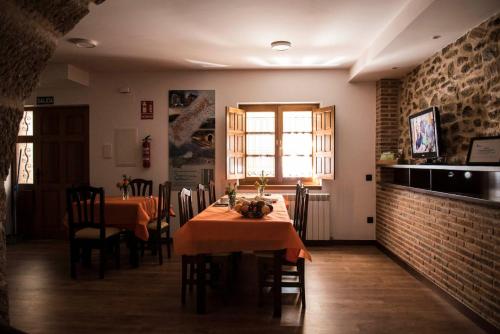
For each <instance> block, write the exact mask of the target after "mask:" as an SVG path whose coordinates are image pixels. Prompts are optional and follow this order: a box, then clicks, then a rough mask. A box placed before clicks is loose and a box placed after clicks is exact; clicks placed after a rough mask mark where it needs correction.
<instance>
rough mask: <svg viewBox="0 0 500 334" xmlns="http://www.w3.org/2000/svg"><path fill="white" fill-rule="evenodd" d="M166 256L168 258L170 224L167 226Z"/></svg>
mask: <svg viewBox="0 0 500 334" xmlns="http://www.w3.org/2000/svg"><path fill="white" fill-rule="evenodd" d="M167 257H168V258H169V259H170V226H168V227H167Z"/></svg>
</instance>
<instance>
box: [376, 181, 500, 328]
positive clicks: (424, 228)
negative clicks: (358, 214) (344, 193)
mask: <svg viewBox="0 0 500 334" xmlns="http://www.w3.org/2000/svg"><path fill="white" fill-rule="evenodd" d="M377 241H378V242H379V243H381V244H382V245H383V246H385V247H386V248H387V249H389V250H390V251H391V252H393V253H395V254H396V255H398V256H399V257H400V258H401V259H402V260H404V261H405V262H406V263H408V264H409V265H410V266H412V267H413V268H414V269H416V270H417V271H418V272H419V273H421V274H423V275H424V276H426V277H427V278H428V279H430V280H431V281H432V282H434V283H435V284H437V285H438V286H440V287H441V288H442V289H443V290H445V291H446V292H448V293H449V294H451V295H452V296H453V297H455V298H456V299H457V300H459V301H460V302H462V303H463V304H465V305H466V306H468V307H469V308H471V309H472V310H473V311H475V312H476V313H478V314H479V315H481V316H482V317H483V318H485V319H486V320H488V321H490V322H491V323H492V324H493V325H495V326H496V327H499V328H500V280H499V278H500V253H499V248H500V210H499V209H498V208H493V207H488V206H482V205H476V204H470V203H466V202H463V201H459V200H453V199H445V198H441V197H435V196H430V195H425V194H419V193H415V192H412V191H409V190H402V189H395V188H391V187H385V188H384V187H382V186H380V185H379V186H378V187H377Z"/></svg>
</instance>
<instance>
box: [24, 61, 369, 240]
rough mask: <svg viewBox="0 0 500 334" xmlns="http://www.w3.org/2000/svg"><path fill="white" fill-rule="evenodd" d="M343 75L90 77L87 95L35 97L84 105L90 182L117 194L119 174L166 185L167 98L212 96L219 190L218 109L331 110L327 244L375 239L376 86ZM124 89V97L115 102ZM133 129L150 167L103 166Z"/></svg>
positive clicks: (58, 92) (60, 92) (64, 92)
mask: <svg viewBox="0 0 500 334" xmlns="http://www.w3.org/2000/svg"><path fill="white" fill-rule="evenodd" d="M348 79H349V72H348V71H347V70H262V71H253V70H252V71H250V70H247V71H245V70H241V71H227V70H226V71H171V72H163V73H91V81H90V88H78V89H76V88H75V89H39V90H38V91H37V92H35V93H34V94H33V97H31V98H30V99H29V100H28V101H27V104H29V103H33V101H34V96H36V95H54V96H55V101H56V103H57V104H89V105H90V179H91V182H92V183H93V184H95V185H101V186H104V187H105V188H106V192H107V193H108V194H113V193H115V194H118V191H117V189H116V187H115V186H114V184H115V183H116V181H117V180H118V178H119V177H120V175H121V174H123V173H126V174H129V175H132V176H133V177H142V178H150V179H153V180H154V182H155V184H157V183H158V182H162V181H164V180H167V179H168V144H167V142H168V134H167V131H168V105H167V102H168V101H167V100H168V96H167V94H168V91H169V90H172V89H214V90H215V94H216V101H215V102H216V182H217V184H218V193H221V192H222V189H223V185H224V184H225V180H224V176H225V146H224V145H225V139H224V131H225V130H224V129H225V124H224V122H225V116H224V115H225V107H226V106H236V105H237V104H238V103H242V102H320V103H321V105H323V106H327V105H335V106H336V156H335V158H336V180H335V181H333V182H325V183H324V191H328V192H330V193H331V205H332V210H333V220H332V226H331V229H330V230H331V231H332V237H333V238H335V239H374V238H375V229H374V226H373V224H372V225H369V224H367V223H366V217H367V216H375V183H374V182H366V181H365V174H375V162H374V159H373V157H374V155H375V84H374V83H357V84H350V83H348ZM121 87H130V88H131V90H132V93H131V94H130V95H123V94H119V93H118V90H119V88H121ZM141 100H153V101H154V111H155V115H154V117H155V119H154V120H140V108H139V107H140V106H139V103H140V101H141ZM127 127H137V128H138V129H139V137H140V138H142V137H145V136H146V135H149V134H150V135H151V136H152V139H153V140H152V144H151V145H152V150H151V156H152V162H151V164H152V167H151V168H149V169H143V168H142V167H140V163H139V167H133V168H132V167H127V168H123V167H115V166H114V160H113V159H110V160H109V159H108V160H106V159H103V158H102V145H103V143H113V129H114V128H127Z"/></svg>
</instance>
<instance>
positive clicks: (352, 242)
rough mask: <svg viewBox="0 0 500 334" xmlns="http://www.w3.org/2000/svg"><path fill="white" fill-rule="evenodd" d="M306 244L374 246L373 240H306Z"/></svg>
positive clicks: (321, 245) (315, 245)
mask: <svg viewBox="0 0 500 334" xmlns="http://www.w3.org/2000/svg"><path fill="white" fill-rule="evenodd" d="M304 244H305V245H306V246H311V247H325V246H341V245H344V246H374V245H375V240H306V242H305V243H304Z"/></svg>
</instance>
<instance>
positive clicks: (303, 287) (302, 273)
mask: <svg viewBox="0 0 500 334" xmlns="http://www.w3.org/2000/svg"><path fill="white" fill-rule="evenodd" d="M299 261H300V262H299V263H298V264H297V269H298V272H299V283H300V296H301V298H302V309H304V310H305V308H306V281H305V262H304V261H301V260H300V259H299Z"/></svg>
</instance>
